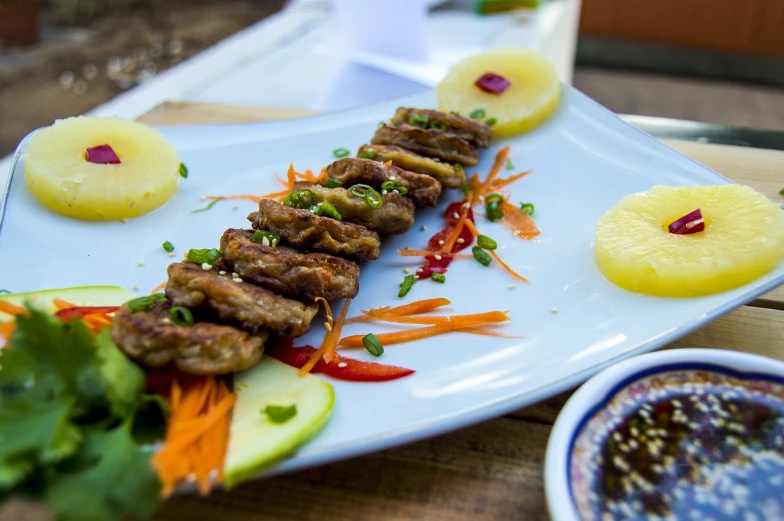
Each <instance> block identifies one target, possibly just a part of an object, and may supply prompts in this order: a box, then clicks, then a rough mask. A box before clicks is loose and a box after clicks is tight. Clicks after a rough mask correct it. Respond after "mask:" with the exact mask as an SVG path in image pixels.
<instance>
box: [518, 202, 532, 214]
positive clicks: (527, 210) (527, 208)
mask: <svg viewBox="0 0 784 521" xmlns="http://www.w3.org/2000/svg"><path fill="white" fill-rule="evenodd" d="M520 209H521V210H522V211H524V212H525V213H527V214H528V215H533V214H534V203H520Z"/></svg>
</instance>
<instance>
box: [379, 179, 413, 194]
mask: <svg viewBox="0 0 784 521" xmlns="http://www.w3.org/2000/svg"><path fill="white" fill-rule="evenodd" d="M381 189H382V190H386V191H387V192H397V193H399V194H400V195H406V194H407V193H408V188H406V187H405V186H403V185H401V184H400V181H398V180H397V179H395V180H394V181H384V183H382V184H381Z"/></svg>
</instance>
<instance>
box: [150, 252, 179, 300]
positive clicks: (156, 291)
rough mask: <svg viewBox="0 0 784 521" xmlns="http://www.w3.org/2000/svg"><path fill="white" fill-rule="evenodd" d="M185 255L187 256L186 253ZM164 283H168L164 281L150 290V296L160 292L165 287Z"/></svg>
mask: <svg viewBox="0 0 784 521" xmlns="http://www.w3.org/2000/svg"><path fill="white" fill-rule="evenodd" d="M185 255H186V256H187V255H188V254H187V253H186V254H185ZM166 282H168V281H165V280H164V281H163V282H161V283H160V284H158V285H157V286H155V287H154V288H152V291H150V295H155V294H156V293H160V292H161V290H162V289H163V288H165V287H166Z"/></svg>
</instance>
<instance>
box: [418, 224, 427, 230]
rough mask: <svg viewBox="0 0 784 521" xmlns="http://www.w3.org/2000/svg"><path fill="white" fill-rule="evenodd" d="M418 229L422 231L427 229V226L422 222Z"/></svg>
mask: <svg viewBox="0 0 784 521" xmlns="http://www.w3.org/2000/svg"><path fill="white" fill-rule="evenodd" d="M419 229H420V230H422V231H425V230H427V226H425V225H424V224H423V225H422V226H420V227H419Z"/></svg>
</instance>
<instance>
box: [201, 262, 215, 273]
mask: <svg viewBox="0 0 784 521" xmlns="http://www.w3.org/2000/svg"><path fill="white" fill-rule="evenodd" d="M201 269H203V270H204V271H210V270H211V269H212V264H207V263H206V262H202V264H201Z"/></svg>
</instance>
